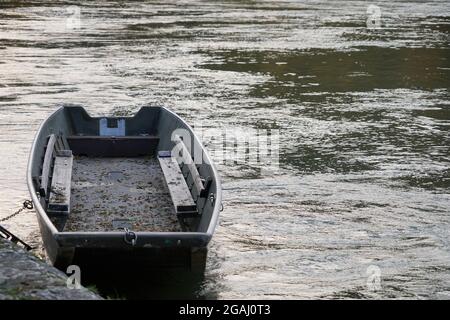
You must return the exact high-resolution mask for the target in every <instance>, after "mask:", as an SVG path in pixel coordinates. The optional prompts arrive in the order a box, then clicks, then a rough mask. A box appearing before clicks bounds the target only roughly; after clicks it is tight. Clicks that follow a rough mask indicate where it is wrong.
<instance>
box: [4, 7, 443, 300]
mask: <svg viewBox="0 0 450 320" xmlns="http://www.w3.org/2000/svg"><path fill="white" fill-rule="evenodd" d="M370 4H371V2H368V1H339V2H338V1H314V0H311V1H306V0H305V1H294V0H291V1H274V0H267V1H231V0H229V1H214V2H212V1H167V2H166V1H161V2H159V1H152V2H145V3H142V2H123V1H109V2H101V1H89V2H86V3H85V4H83V5H78V7H72V6H71V4H70V3H69V2H67V3H65V2H54V1H51V2H50V1H48V2H44V1H43V2H38V1H20V2H19V1H4V0H3V1H0V187H1V192H0V217H4V216H6V215H8V214H10V213H12V212H13V211H14V210H16V209H17V208H18V206H20V203H21V201H22V200H24V199H26V198H29V195H28V191H27V188H26V183H25V170H26V165H27V159H28V153H29V149H30V146H31V142H32V139H33V136H34V133H35V131H36V130H37V128H38V126H39V124H40V123H41V122H42V121H43V120H44V119H45V118H46V116H48V115H49V113H50V112H52V111H53V110H55V109H56V108H57V106H58V105H59V104H61V103H71V104H81V105H84V106H85V107H86V108H87V110H88V111H89V112H90V113H92V114H94V115H96V114H108V113H116V114H121V113H132V112H134V111H136V110H137V109H138V108H139V107H140V106H142V105H145V104H157V105H165V106H167V107H168V108H170V109H172V110H174V111H176V112H177V113H179V114H180V115H181V116H183V117H184V118H185V119H186V120H187V121H188V122H189V123H191V124H193V125H194V126H196V128H200V127H201V128H203V129H205V128H206V129H215V130H224V129H229V130H243V131H244V132H246V131H249V132H250V131H251V130H255V129H259V130H263V131H264V130H266V131H268V130H272V131H273V132H276V133H277V134H278V135H279V168H278V170H276V171H270V170H269V171H268V170H262V169H265V165H264V164H263V163H261V164H258V163H242V162H232V161H218V162H217V166H218V169H219V171H220V174H221V176H222V180H223V189H224V191H223V198H224V201H223V204H224V211H223V212H222V213H221V219H220V225H219V227H218V229H217V233H216V234H215V236H214V238H213V241H212V243H211V248H210V252H209V257H208V263H207V271H206V275H205V279H204V281H203V282H202V283H201V287H200V289H199V290H196V291H195V292H191V293H190V296H191V297H198V298H218V299H223V298H231V299H234V298H243V299H250V298H251V299H261V298H277V299H278V298H280V299H298V298H437V299H450V240H449V239H450V215H449V213H450V212H449V211H450V210H449V209H450V171H449V164H450V135H449V129H450V127H449V126H450V105H449V86H450V80H449V79H450V61H449V59H450V51H449V49H450V46H449V31H450V5H449V3H448V1H423V2H416V1H392V0H389V1H382V0H380V1H377V2H376V5H377V6H378V7H369V5H370ZM368 11H369V13H368ZM377 13H380V15H377ZM369 16H370V19H369V21H367V20H368V17H369ZM373 26H380V28H373ZM205 144H206V145H207V147H208V143H207V142H205ZM213 147H214V142H211V144H210V146H209V148H213ZM227 148H228V147H227ZM5 226H6V227H9V228H10V229H11V230H12V231H14V232H16V233H18V234H19V235H20V236H22V237H23V238H25V239H26V240H27V241H29V242H32V243H37V242H39V233H38V228H37V222H36V219H35V216H34V213H33V212H28V213H24V214H21V215H20V216H17V217H15V218H13V219H11V220H10V221H8V222H7V223H6V224H5ZM149 290H150V289H149ZM170 295H171V293H169V294H168V296H169V297H170ZM173 295H174V296H175V295H176V294H175V292H174V293H173Z"/></svg>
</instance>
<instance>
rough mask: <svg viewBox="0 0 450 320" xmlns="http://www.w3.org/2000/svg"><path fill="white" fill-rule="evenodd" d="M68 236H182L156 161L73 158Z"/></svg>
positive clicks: (144, 159) (66, 228)
mask: <svg viewBox="0 0 450 320" xmlns="http://www.w3.org/2000/svg"><path fill="white" fill-rule="evenodd" d="M71 190H72V191H71V192H72V201H71V212H70V215H69V217H68V219H67V223H66V226H65V228H64V231H114V230H121V229H124V228H125V227H126V228H128V229H130V230H133V231H148V232H176V231H181V228H180V224H179V222H178V219H177V216H176V214H175V212H174V208H173V204H172V200H171V198H170V194H169V190H168V188H167V185H166V183H165V180H164V176H163V173H162V171H161V168H160V166H159V163H158V161H157V159H155V158H151V157H138V158H93V157H75V158H74V163H73V172H72V185H71Z"/></svg>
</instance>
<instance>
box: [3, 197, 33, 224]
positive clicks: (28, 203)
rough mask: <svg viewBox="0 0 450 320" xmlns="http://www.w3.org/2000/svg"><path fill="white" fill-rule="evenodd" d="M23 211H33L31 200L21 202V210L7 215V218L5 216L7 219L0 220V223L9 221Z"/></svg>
mask: <svg viewBox="0 0 450 320" xmlns="http://www.w3.org/2000/svg"><path fill="white" fill-rule="evenodd" d="M25 209H27V210H31V209H33V202H32V201H31V200H25V201H24V202H23V206H22V208H20V209H19V210H17V211H16V212H14V213H13V214H12V215H9V216H7V217H5V218H2V219H0V222H5V221H7V220H9V219H11V218H13V217H15V216H17V215H18V214H19V213H21V212H22V211H23V210H25Z"/></svg>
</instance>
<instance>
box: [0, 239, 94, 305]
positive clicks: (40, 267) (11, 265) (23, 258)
mask: <svg viewBox="0 0 450 320" xmlns="http://www.w3.org/2000/svg"><path fill="white" fill-rule="evenodd" d="M66 280H67V276H66V275H65V274H64V273H63V272H61V271H59V270H58V269H56V268H54V267H52V266H51V265H49V264H47V263H46V262H45V261H43V260H41V259H39V258H37V257H36V256H34V255H33V254H31V253H28V252H26V251H25V250H23V249H22V248H20V247H19V246H17V245H15V244H13V243H11V242H9V241H6V240H4V239H3V238H0V300H6V299H8V300H9V299H14V300H16V299H33V300H80V299H82V300H96V299H102V298H101V297H100V296H98V295H97V294H95V293H94V292H92V291H90V290H88V289H86V288H81V289H69V288H67V285H66Z"/></svg>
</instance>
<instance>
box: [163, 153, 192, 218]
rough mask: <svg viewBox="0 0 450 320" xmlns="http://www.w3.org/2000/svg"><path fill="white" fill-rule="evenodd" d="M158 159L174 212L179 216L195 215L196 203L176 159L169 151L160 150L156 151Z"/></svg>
mask: <svg viewBox="0 0 450 320" xmlns="http://www.w3.org/2000/svg"><path fill="white" fill-rule="evenodd" d="M158 161H159V164H160V166H161V169H162V171H163V174H164V178H165V180H166V183H167V187H168V188H169V193H170V197H171V198H172V202H173V204H174V207H175V212H176V214H177V215H178V216H181V217H193V216H194V217H195V216H197V215H198V211H197V205H196V203H195V201H194V199H193V198H192V195H191V191H190V190H189V187H188V186H187V184H186V180H184V177H183V174H182V173H181V170H180V167H179V166H178V163H177V160H176V159H175V158H174V157H172V155H171V152H170V151H160V152H159V153H158Z"/></svg>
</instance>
